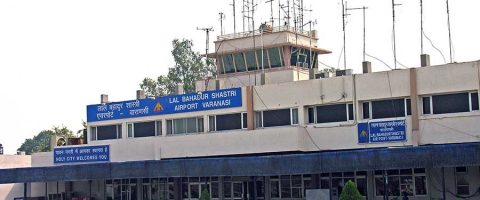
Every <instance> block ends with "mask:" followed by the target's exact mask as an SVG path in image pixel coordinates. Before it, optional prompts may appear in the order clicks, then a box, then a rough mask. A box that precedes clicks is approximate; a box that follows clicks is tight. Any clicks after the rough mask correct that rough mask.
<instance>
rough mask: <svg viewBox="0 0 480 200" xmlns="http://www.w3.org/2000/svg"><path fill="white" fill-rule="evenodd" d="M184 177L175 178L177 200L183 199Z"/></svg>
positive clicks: (174, 185) (175, 196)
mask: <svg viewBox="0 0 480 200" xmlns="http://www.w3.org/2000/svg"><path fill="white" fill-rule="evenodd" d="M181 181H182V179H181V178H173V187H174V188H175V189H174V190H175V192H174V198H175V200H182V182H181Z"/></svg>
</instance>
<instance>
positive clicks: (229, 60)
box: [222, 54, 235, 74]
mask: <svg viewBox="0 0 480 200" xmlns="http://www.w3.org/2000/svg"><path fill="white" fill-rule="evenodd" d="M222 58H223V68H224V70H225V73H226V74H228V73H234V72H235V65H234V63H233V56H232V54H227V55H224V56H223V57H222Z"/></svg>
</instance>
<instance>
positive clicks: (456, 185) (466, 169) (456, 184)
mask: <svg viewBox="0 0 480 200" xmlns="http://www.w3.org/2000/svg"><path fill="white" fill-rule="evenodd" d="M462 167H463V166H462ZM464 167H465V172H458V171H457V167H455V193H456V194H457V195H459V194H458V186H467V187H468V195H470V194H471V193H470V181H468V180H467V181H468V185H459V184H458V175H468V167H466V166H464Z"/></svg>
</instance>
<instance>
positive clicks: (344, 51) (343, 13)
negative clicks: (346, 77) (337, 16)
mask: <svg viewBox="0 0 480 200" xmlns="http://www.w3.org/2000/svg"><path fill="white" fill-rule="evenodd" d="M347 15H348V14H347V9H346V6H345V2H344V1H343V0H342V22H343V68H344V69H345V70H346V69H347V48H346V47H347V44H346V42H347V40H346V38H347V37H346V33H345V32H346V30H345V25H346V24H345V18H346V17H347Z"/></svg>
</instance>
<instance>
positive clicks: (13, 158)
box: [0, 155, 31, 199]
mask: <svg viewBox="0 0 480 200" xmlns="http://www.w3.org/2000/svg"><path fill="white" fill-rule="evenodd" d="M22 167H31V157H30V156H28V155H0V169H9V168H22ZM23 188H24V187H23V183H17V184H0V199H13V198H15V197H23Z"/></svg>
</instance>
